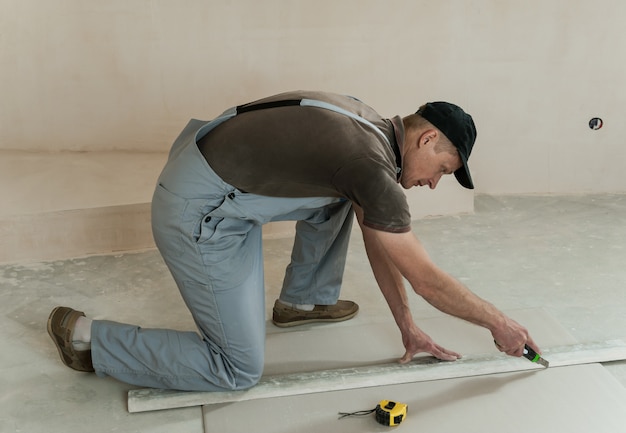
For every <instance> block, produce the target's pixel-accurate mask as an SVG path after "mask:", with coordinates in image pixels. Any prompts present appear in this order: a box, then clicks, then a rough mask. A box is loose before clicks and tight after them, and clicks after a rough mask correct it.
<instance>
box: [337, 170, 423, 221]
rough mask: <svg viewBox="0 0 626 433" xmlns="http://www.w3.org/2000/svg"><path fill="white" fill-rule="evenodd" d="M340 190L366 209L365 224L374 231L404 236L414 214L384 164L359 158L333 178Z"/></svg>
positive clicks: (391, 172) (390, 171) (400, 188)
mask: <svg viewBox="0 0 626 433" xmlns="http://www.w3.org/2000/svg"><path fill="white" fill-rule="evenodd" d="M333 182H334V184H335V187H336V188H337V191H339V192H340V193H341V194H342V195H344V196H345V197H346V198H348V199H349V200H351V201H353V202H354V203H356V204H357V205H358V206H360V207H361V208H362V209H363V224H364V225H366V226H367V227H370V228H373V229H375V230H381V231H386V232H392V233H405V232H408V231H410V230H411V213H410V211H409V205H408V202H407V200H406V196H405V195H404V192H403V191H402V187H401V186H400V185H399V184H398V183H397V182H396V179H395V178H394V173H393V171H392V169H390V167H389V166H388V164H386V163H385V162H382V161H372V160H370V159H366V158H358V159H355V160H353V161H351V162H350V163H348V164H346V165H344V166H343V167H341V168H340V169H339V170H338V171H337V172H336V174H335V176H334V177H333Z"/></svg>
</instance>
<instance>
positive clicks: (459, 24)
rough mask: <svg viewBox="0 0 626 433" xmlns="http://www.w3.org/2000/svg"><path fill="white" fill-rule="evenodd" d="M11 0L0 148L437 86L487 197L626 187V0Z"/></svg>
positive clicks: (166, 131)
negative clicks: (320, 93) (286, 102)
mask: <svg viewBox="0 0 626 433" xmlns="http://www.w3.org/2000/svg"><path fill="white" fill-rule="evenodd" d="M0 7H1V10H2V12H1V13H0V31H1V34H0V65H1V67H0V78H1V81H0V86H1V87H0V95H1V96H0V99H1V101H0V149H21V150H51V151H56V150H79V151H84V150H87V151H95V150H139V151H165V150H167V148H168V147H169V144H170V143H171V141H172V139H173V137H174V136H175V135H176V134H177V132H178V131H179V130H180V128H181V127H182V126H183V124H184V123H185V122H186V121H187V119H188V118H190V117H196V118H210V117H212V116H215V115H216V114H218V113H219V112H220V111H221V110H222V109H223V108H226V107H227V106H230V105H234V104H237V103H242V102H246V101H248V100H251V99H254V98H257V97H261V96H264V95H266V94H269V93H274V92H279V91H283V90H289V89H295V88H307V89H324V90H331V91H335V92H342V93H349V94H352V95H355V96H358V97H359V98H361V99H363V100H364V101H366V102H367V103H369V104H370V105H372V106H374V107H375V108H376V109H377V110H378V111H379V112H380V113H381V114H383V115H389V116H391V115H395V114H405V113H408V112H411V111H413V110H414V109H416V108H417V106H418V105H420V104H421V103H422V102H424V101H426V100H433V99H447V100H451V101H454V102H457V103H458V104H460V105H462V106H464V107H466V108H467V110H468V111H470V112H471V113H472V114H474V117H475V118H476V121H477V124H478V129H479V141H478V148H477V150H476V152H475V155H474V156H473V158H472V160H471V165H472V167H473V170H474V176H475V180H476V183H477V185H478V191H479V192H489V193H492V192H493V193H521V192H590V191H594V192H598V191H626V176H623V174H622V172H623V168H622V165H623V164H624V162H625V161H626V146H625V143H624V141H625V140H624V137H626V124H625V122H623V120H622V117H623V116H624V115H623V109H624V107H625V106H626V105H625V102H626V86H624V83H623V80H624V77H626V32H624V31H623V30H622V29H623V23H624V20H625V19H626V2H624V1H622V0H597V1H595V2H584V1H578V0H543V1H540V0H527V1H523V2H521V1H513V0H510V1H508V0H482V1H481V0H474V1H469V0H467V1H464V0H447V1H426V0H402V1H400V0H397V1H382V0H315V1H311V0H307V1H295V0H274V1H257V0H241V1H217V0H212V1H211V0H176V1H174V0H132V1H128V0H107V1H93V0H0ZM594 116H600V117H602V118H603V119H604V121H605V126H604V127H603V128H602V129H601V130H599V131H591V130H590V129H589V128H588V127H587V122H588V120H589V119H590V118H591V117H594Z"/></svg>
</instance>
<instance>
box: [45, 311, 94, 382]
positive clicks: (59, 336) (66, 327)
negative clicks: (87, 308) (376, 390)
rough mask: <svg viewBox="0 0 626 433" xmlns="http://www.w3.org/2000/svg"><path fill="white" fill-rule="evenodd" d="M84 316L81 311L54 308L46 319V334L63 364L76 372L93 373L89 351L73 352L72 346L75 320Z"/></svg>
mask: <svg viewBox="0 0 626 433" xmlns="http://www.w3.org/2000/svg"><path fill="white" fill-rule="evenodd" d="M81 316H83V317H84V316H85V313H83V312H82V311H76V310H72V309H71V308H68V307H56V308H55V309H54V310H52V313H50V317H48V334H50V337H51V338H52V341H54V344H55V345H56V347H57V350H58V351H59V356H60V357H61V361H63V364H65V365H67V366H68V367H69V368H73V369H74V370H78V371H88V372H93V371H95V370H94V369H93V365H92V363H91V350H75V349H74V347H73V346H72V334H74V326H75V325H76V320H77V319H78V318H79V317H81Z"/></svg>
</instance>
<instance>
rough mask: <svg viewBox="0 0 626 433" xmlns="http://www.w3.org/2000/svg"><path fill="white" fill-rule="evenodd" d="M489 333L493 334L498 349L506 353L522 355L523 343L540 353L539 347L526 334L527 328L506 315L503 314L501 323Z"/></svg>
mask: <svg viewBox="0 0 626 433" xmlns="http://www.w3.org/2000/svg"><path fill="white" fill-rule="evenodd" d="M491 335H493V339H494V342H495V343H496V347H497V348H498V350H499V351H500V352H504V353H506V354H507V355H511V356H522V355H523V354H524V345H525V344H528V345H529V346H530V347H531V348H532V349H533V350H534V351H535V352H537V353H539V354H541V352H540V350H539V347H538V346H537V345H536V344H535V342H534V341H533V339H532V338H531V337H530V335H529V334H528V330H527V329H526V328H524V327H523V326H522V325H520V324H519V323H517V322H516V321H515V320H513V319H511V318H509V317H507V316H504V323H503V325H502V326H499V327H498V328H497V329H494V330H492V331H491Z"/></svg>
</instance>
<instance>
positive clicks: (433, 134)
mask: <svg viewBox="0 0 626 433" xmlns="http://www.w3.org/2000/svg"><path fill="white" fill-rule="evenodd" d="M438 138H439V132H438V131H437V130H436V129H434V128H431V129H427V130H425V131H424V132H422V134H421V135H420V137H419V139H418V140H417V147H422V146H424V145H429V144H430V145H433V144H435V143H437V139H438Z"/></svg>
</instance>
